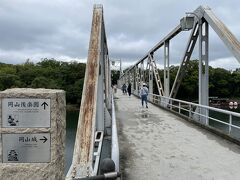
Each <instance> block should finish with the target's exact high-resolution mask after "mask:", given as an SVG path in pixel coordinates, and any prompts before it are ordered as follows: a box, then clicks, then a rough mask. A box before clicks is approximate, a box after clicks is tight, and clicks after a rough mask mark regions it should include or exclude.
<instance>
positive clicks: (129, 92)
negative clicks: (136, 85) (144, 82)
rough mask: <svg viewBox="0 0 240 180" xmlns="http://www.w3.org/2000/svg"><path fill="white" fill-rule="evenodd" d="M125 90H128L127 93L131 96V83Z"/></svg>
mask: <svg viewBox="0 0 240 180" xmlns="http://www.w3.org/2000/svg"><path fill="white" fill-rule="evenodd" d="M127 91H128V95H129V96H131V94H132V85H131V83H129V84H128V87H127Z"/></svg>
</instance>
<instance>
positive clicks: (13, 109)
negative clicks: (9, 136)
mask: <svg viewBox="0 0 240 180" xmlns="http://www.w3.org/2000/svg"><path fill="white" fill-rule="evenodd" d="M50 107H51V104H50V99H37V98H35V99H29V98H3V99H2V120H3V121H2V127H11V128H14V127H50V126H51V123H50V119H51V117H50V113H51V111H50Z"/></svg>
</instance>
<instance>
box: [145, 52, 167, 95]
mask: <svg viewBox="0 0 240 180" xmlns="http://www.w3.org/2000/svg"><path fill="white" fill-rule="evenodd" d="M148 57H149V59H150V65H151V67H152V70H153V74H154V77H155V81H156V84H157V88H158V93H159V95H160V96H164V91H163V86H162V83H161V79H160V76H159V72H158V69H157V65H156V62H155V60H154V59H153V54H149V55H148Z"/></svg>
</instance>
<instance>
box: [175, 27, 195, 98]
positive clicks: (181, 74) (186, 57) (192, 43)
mask: <svg viewBox="0 0 240 180" xmlns="http://www.w3.org/2000/svg"><path fill="white" fill-rule="evenodd" d="M198 32H199V30H198V23H195V25H194V27H193V29H192V32H191V35H190V38H189V40H188V43H187V46H186V49H185V53H184V55H183V58H182V62H181V64H180V66H179V69H178V72H177V75H176V77H175V80H174V83H173V86H172V90H171V93H170V97H172V98H176V96H177V92H178V89H179V87H180V84H181V82H182V79H183V77H184V75H185V73H186V68H187V65H188V62H189V60H190V57H191V55H192V52H193V49H194V47H195V44H196V42H197V38H198Z"/></svg>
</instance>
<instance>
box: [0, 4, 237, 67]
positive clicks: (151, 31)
mask: <svg viewBox="0 0 240 180" xmlns="http://www.w3.org/2000/svg"><path fill="white" fill-rule="evenodd" d="M95 3H97V4H103V6H104V18H105V26H106V33H107V39H108V48H109V54H110V57H111V58H114V59H122V61H123V63H124V64H125V66H126V65H129V64H132V63H133V62H136V61H137V60H139V59H140V58H141V57H143V56H144V55H145V54H146V53H147V52H148V50H149V49H151V48H152V47H153V46H154V45H155V44H156V43H157V42H159V41H160V40H161V39H162V38H163V37H164V36H166V35H167V34H168V33H169V32H170V31H171V30H172V29H173V28H175V27H176V26H177V25H178V24H179V20H180V19H181V18H182V17H183V16H185V12H189V11H194V10H195V9H196V8H197V7H198V6H199V5H204V6H206V5H207V6H209V7H211V9H212V11H213V12H214V13H215V14H216V15H217V16H218V18H220V19H221V20H222V21H223V22H224V23H225V25H226V26H227V27H228V28H229V29H230V30H231V31H232V33H233V34H234V35H235V36H236V37H237V39H238V40H240V21H239V17H240V8H239V5H238V4H239V1H238V0H230V1H227V0H211V1H209V0H206V1H200V0H181V1H179V0H165V1H159V0H146V1H143V0H142V1H141V0H121V1H120V0H119V1H116V0H105V1H104V0H102V1H100V0H95V1H90V0H51V1H43V0H0V61H1V62H4V63H13V64H16V63H24V62H25V61H26V59H28V58H29V59H31V60H32V61H34V62H38V61H40V60H41V58H55V59H58V60H64V61H70V60H79V61H85V60H86V59H87V52H88V43H89V38H90V30H91V21H92V10H93V4H95ZM188 36H189V32H184V33H182V35H179V37H176V38H174V40H173V41H171V43H170V45H171V46H170V58H171V59H170V64H179V63H180V61H181V58H182V56H183V50H184V49H185V46H186V41H187V40H188ZM159 54H160V55H159V60H158V63H159V64H160V65H161V64H162V61H161V56H162V55H161V50H160V51H159ZM193 58H197V51H196V52H195V53H194V55H193ZM209 60H210V65H212V66H214V67H224V68H226V69H235V68H238V67H240V63H239V62H238V61H237V60H236V59H235V58H234V57H233V56H232V55H231V53H230V52H229V51H228V49H227V48H226V47H225V45H224V44H223V43H222V42H221V40H220V39H219V38H218V36H217V35H216V34H215V33H214V32H213V31H210V54H209Z"/></svg>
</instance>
